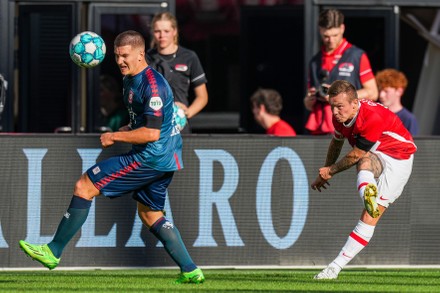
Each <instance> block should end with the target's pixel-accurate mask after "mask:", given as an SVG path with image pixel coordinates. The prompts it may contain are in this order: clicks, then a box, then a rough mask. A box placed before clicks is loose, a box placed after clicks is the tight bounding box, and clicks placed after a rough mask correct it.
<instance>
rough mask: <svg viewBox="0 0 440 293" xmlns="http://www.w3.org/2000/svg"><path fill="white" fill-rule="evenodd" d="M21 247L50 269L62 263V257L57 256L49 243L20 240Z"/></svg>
mask: <svg viewBox="0 0 440 293" xmlns="http://www.w3.org/2000/svg"><path fill="white" fill-rule="evenodd" d="M19 243H20V248H21V249H22V250H23V251H24V252H25V253H26V254H27V255H28V256H30V257H31V258H32V259H33V260H36V261H38V262H40V263H41V264H42V265H43V266H45V267H46V268H48V269H49V270H53V269H54V268H56V267H57V265H58V264H59V263H60V258H56V257H55V256H54V255H53V253H52V251H51V250H50V248H49V247H48V246H47V244H44V245H34V244H30V243H27V242H26V241H23V240H20V242H19Z"/></svg>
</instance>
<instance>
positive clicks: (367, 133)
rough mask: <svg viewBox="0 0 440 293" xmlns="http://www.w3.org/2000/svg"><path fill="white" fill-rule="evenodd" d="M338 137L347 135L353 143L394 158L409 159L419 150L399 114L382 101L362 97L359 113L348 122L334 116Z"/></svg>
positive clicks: (336, 136) (335, 135)
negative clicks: (339, 120)
mask: <svg viewBox="0 0 440 293" xmlns="http://www.w3.org/2000/svg"><path fill="white" fill-rule="evenodd" d="M333 125H334V126H335V134H334V137H335V139H343V138H344V137H345V138H347V139H348V141H349V143H350V145H351V146H357V147H358V148H360V149H362V150H364V151H379V152H382V153H384V154H386V155H388V156H390V157H393V158H395V159H408V158H409V157H410V156H411V155H412V154H414V153H415V152H416V150H417V146H416V145H415V144H414V140H413V138H412V136H411V134H410V133H409V131H408V130H407V129H406V128H405V126H404V125H403V124H402V121H401V120H400V119H399V117H398V116H397V115H396V114H394V113H393V112H391V111H390V110H388V109H387V108H385V107H384V106H382V105H381V104H378V103H375V102H372V101H369V100H360V101H359V110H358V113H357V114H356V116H355V117H354V118H353V120H351V121H350V122H349V123H348V124H346V123H340V122H338V121H336V119H335V118H334V117H333Z"/></svg>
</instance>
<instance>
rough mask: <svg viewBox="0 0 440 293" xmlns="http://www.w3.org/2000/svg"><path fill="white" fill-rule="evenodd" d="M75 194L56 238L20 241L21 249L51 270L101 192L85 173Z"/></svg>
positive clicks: (76, 187)
mask: <svg viewBox="0 0 440 293" xmlns="http://www.w3.org/2000/svg"><path fill="white" fill-rule="evenodd" d="M74 194H75V195H74V196H73V197H72V200H71V202H70V205H69V208H68V209H67V212H66V213H65V214H64V217H63V219H62V220H61V222H60V224H59V226H58V229H57V231H56V233H55V236H54V238H53V240H52V241H51V242H50V243H49V244H44V245H34V244H30V243H27V242H25V241H23V240H20V242H19V244H20V247H21V249H22V250H23V251H24V252H25V253H26V254H27V255H28V256H30V257H31V258H33V259H34V260H36V261H39V262H40V263H41V264H43V265H44V266H45V267H47V268H49V269H51V270H52V269H54V268H55V267H56V266H57V265H58V263H59V262H60V257H61V254H62V252H63V250H64V247H65V246H66V245H67V243H69V241H70V240H71V239H72V238H73V236H74V235H75V234H76V233H77V232H78V230H79V229H81V227H82V225H83V224H84V222H85V221H86V219H87V216H88V214H89V209H90V206H91V204H92V199H93V197H94V196H96V195H98V194H99V191H98V190H97V189H96V188H95V187H94V186H93V184H92V183H91V181H90V179H89V178H88V176H87V175H86V174H83V175H82V176H81V178H80V179H79V180H78V182H77V183H76V185H75V190H74Z"/></svg>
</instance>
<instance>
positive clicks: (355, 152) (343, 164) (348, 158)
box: [329, 146, 367, 176]
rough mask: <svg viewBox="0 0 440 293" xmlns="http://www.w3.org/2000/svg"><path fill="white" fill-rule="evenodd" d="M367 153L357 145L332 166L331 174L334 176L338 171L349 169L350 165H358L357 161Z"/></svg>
mask: <svg viewBox="0 0 440 293" xmlns="http://www.w3.org/2000/svg"><path fill="white" fill-rule="evenodd" d="M366 153H367V152H366V151H364V150H361V149H360V148H357V147H356V146H355V147H354V148H353V149H352V150H351V151H349V152H348V154H346V155H345V156H344V157H343V158H342V159H340V160H339V161H338V162H336V163H335V164H332V165H331V166H330V168H329V174H330V175H331V176H333V175H335V174H336V173H339V172H342V171H344V170H347V169H349V168H350V167H352V166H354V165H356V164H357V162H359V160H360V159H361V158H362V157H364V156H365V155H366Z"/></svg>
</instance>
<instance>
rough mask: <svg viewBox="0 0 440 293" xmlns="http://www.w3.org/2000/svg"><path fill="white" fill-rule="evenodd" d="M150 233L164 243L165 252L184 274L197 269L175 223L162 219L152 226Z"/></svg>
mask: <svg viewBox="0 0 440 293" xmlns="http://www.w3.org/2000/svg"><path fill="white" fill-rule="evenodd" d="M150 231H151V233H153V234H154V236H156V237H157V239H159V240H160V241H161V242H162V244H163V246H164V247H165V250H166V251H167V252H168V254H169V255H170V256H171V258H172V259H173V260H174V261H175V262H176V264H177V265H178V266H179V267H180V270H181V271H182V272H191V271H193V270H195V269H196V268H197V266H196V265H195V264H194V262H193V261H192V259H191V257H190V256H189V253H188V250H186V247H185V244H183V241H182V237H180V233H179V230H178V229H177V227H176V226H174V225H173V223H171V222H169V221H168V220H167V219H165V218H164V217H162V218H160V219H159V220H157V221H156V223H154V224H153V226H151V228H150Z"/></svg>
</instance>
